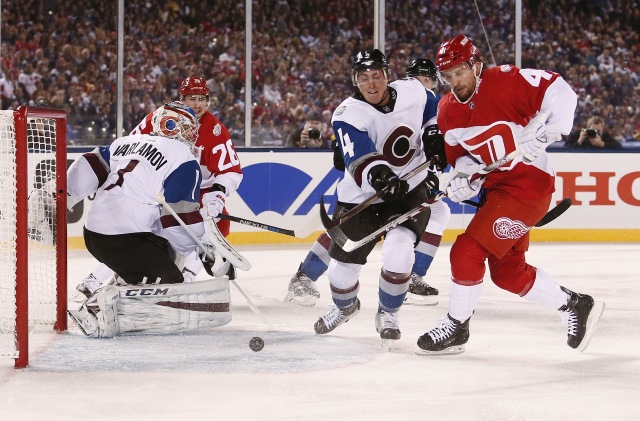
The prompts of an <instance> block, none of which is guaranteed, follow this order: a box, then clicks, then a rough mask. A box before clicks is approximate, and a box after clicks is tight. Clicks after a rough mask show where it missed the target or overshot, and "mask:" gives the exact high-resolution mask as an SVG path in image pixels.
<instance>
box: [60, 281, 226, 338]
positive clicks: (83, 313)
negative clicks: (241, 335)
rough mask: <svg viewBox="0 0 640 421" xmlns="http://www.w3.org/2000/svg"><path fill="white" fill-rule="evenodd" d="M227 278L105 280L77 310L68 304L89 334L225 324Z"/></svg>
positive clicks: (171, 330)
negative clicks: (114, 282)
mask: <svg viewBox="0 0 640 421" xmlns="http://www.w3.org/2000/svg"><path fill="white" fill-rule="evenodd" d="M230 304H231V296H230V293H229V281H228V279H225V278H218V279H211V280H207V281H200V282H190V283H186V284H183V283H180V284H151V285H127V286H120V287H119V286H115V285H109V286H106V287H104V288H102V289H100V290H99V291H98V292H97V293H96V294H95V295H94V296H92V297H91V298H90V299H88V300H87V302H86V303H85V304H83V305H82V307H80V309H79V310H68V314H69V316H70V317H71V319H72V320H73V321H74V322H75V323H76V324H77V325H78V327H79V328H80V330H82V332H83V333H84V334H85V335H87V336H90V337H93V338H109V337H113V336H116V335H126V334H154V333H155V334H158V333H171V332H182V331H188V330H196V329H205V328H211V327H218V326H224V325H226V324H228V323H229V322H230V321H231V306H230Z"/></svg>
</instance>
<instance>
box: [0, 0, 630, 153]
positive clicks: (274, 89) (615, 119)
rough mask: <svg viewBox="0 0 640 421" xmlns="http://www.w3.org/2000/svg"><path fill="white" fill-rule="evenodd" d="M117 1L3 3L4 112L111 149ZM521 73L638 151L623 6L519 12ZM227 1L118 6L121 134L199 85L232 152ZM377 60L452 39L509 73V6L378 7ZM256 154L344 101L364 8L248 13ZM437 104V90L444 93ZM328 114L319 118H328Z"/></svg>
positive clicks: (400, 57)
mask: <svg viewBox="0 0 640 421" xmlns="http://www.w3.org/2000/svg"><path fill="white" fill-rule="evenodd" d="M117 3H118V2H115V1H114V2H107V1H105V2H95V1H90V0H39V1H38V0H21V1H18V0H4V1H3V2H2V28H1V29H2V33H1V42H2V44H1V51H0V56H1V69H0V70H1V74H0V76H1V79H0V95H1V98H2V109H14V108H16V107H17V106H19V105H24V104H33V103H35V101H36V100H38V99H40V98H44V99H46V100H48V101H50V102H51V103H52V104H53V106H56V107H60V108H64V109H65V110H66V111H67V112H68V116H69V140H70V142H75V143H84V144H102V143H106V142H109V141H111V140H113V139H114V138H115V137H116V133H115V126H116V66H117V33H116V22H117V19H116V17H117ZM522 3H523V32H522V67H535V68H543V69H549V70H553V71H557V72H560V73H561V74H563V76H564V77H565V78H566V79H567V80H568V81H569V83H570V84H571V85H572V86H573V87H574V89H575V90H576V92H578V93H579V107H578V114H577V116H576V119H575V128H576V129H577V128H580V127H583V125H584V124H585V122H586V119H587V118H588V117H590V116H593V115H599V116H601V117H602V118H603V119H604V120H605V124H606V126H607V127H608V129H609V132H610V133H611V134H612V135H613V136H614V137H615V138H616V140H619V141H621V142H627V141H632V140H640V129H639V123H640V122H639V120H640V83H639V81H638V77H639V73H640V69H639V67H638V66H639V64H640V62H639V59H638V57H640V38H639V35H638V31H637V28H639V27H640V12H639V8H638V4H637V3H636V2H634V1H629V0H597V1H596V0H590V1H589V0H553V1H550V0H524V1H523V2H522ZM239 4H240V5H242V4H243V2H240V3H238V2H237V1H234V0H209V1H207V2H190V1H188V0H158V1H154V2H149V1H146V0H145V1H141V0H127V1H126V2H125V5H126V13H125V36H124V66H125V68H124V76H125V77H124V105H123V118H124V130H125V131H126V132H128V131H129V130H130V129H131V128H133V127H134V126H135V125H136V124H137V123H138V122H139V121H140V120H141V119H142V118H143V117H144V116H145V115H146V114H147V113H149V112H150V111H152V110H153V109H155V108H156V107H158V106H160V105H162V104H163V103H164V102H167V101H169V100H173V99H176V98H178V86H179V83H180V81H181V80H182V79H183V78H185V77H187V76H196V75H204V76H205V77H206V78H207V82H208V84H209V85H210V88H211V91H212V95H211V98H212V104H211V106H212V111H213V112H215V114H216V115H217V116H218V117H219V118H220V119H221V121H222V122H223V123H224V124H225V125H226V126H227V127H228V128H229V130H230V131H231V133H232V137H233V139H234V143H236V144H237V145H242V144H244V128H245V117H244V110H245V106H246V104H245V89H246V86H245V68H246V67H245V59H244V55H245V16H244V13H243V12H242V9H241V8H240V9H239ZM385 4H386V10H385V17H386V27H385V52H386V53H387V58H388V59H389V60H390V62H391V76H392V78H393V79H395V78H400V77H404V68H405V67H406V65H407V64H408V63H409V62H410V61H411V59H413V58H416V57H426V58H433V57H434V55H435V49H436V48H437V47H438V46H439V44H440V43H441V42H442V41H443V40H444V39H446V38H449V37H451V36H453V35H455V34H457V33H464V34H467V35H469V36H471V37H472V38H473V39H474V41H475V43H476V45H478V46H479V47H480V49H481V53H482V57H483V61H484V63H485V64H486V65H487V66H493V65H495V64H498V65H500V64H505V63H514V62H515V52H514V48H515V41H514V38H515V37H514V27H515V23H514V22H515V14H514V7H515V6H514V1H513V0H499V1H495V0H478V8H479V11H480V13H481V15H482V21H480V19H479V17H478V11H477V10H476V8H475V6H474V4H473V3H468V2H461V1H455V0H413V1H408V0H387V1H386V2H385ZM252 8H253V10H252V11H253V32H252V43H253V49H252V63H251V80H252V84H251V104H250V106H251V110H252V113H251V117H252V145H256V146H284V145H285V141H286V139H287V137H288V136H289V134H290V133H292V132H294V131H296V130H298V131H299V130H300V129H301V128H302V127H303V126H304V124H305V122H306V121H308V120H318V121H322V120H323V112H325V111H330V112H332V111H333V110H334V109H335V108H336V106H337V105H338V104H339V103H340V102H341V101H342V100H343V99H344V98H346V97H347V96H348V95H350V94H351V93H353V87H352V86H351V80H350V63H351V57H352V55H353V54H354V53H355V52H356V51H358V50H362V49H370V48H373V32H374V31H373V2H366V1H362V0H341V1H303V0H260V1H255V2H253V3H252ZM438 90H439V91H440V93H444V92H445V91H446V87H444V86H439V88H438ZM326 114H327V113H324V115H326Z"/></svg>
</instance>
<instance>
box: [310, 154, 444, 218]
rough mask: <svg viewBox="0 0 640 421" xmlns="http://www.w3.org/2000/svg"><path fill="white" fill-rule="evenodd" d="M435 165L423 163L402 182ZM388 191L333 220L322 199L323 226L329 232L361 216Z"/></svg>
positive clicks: (430, 160) (428, 162) (401, 178)
mask: <svg viewBox="0 0 640 421" xmlns="http://www.w3.org/2000/svg"><path fill="white" fill-rule="evenodd" d="M432 165H433V159H429V160H427V161H426V162H423V163H422V164H420V165H418V166H417V167H415V168H414V169H412V170H411V171H409V172H408V173H406V174H405V175H403V176H402V177H400V180H408V179H410V178H411V177H413V176H414V175H416V174H418V173H420V172H422V171H424V170H426V169H428V168H430V167H431V166H432ZM387 191H388V189H382V190H380V191H379V192H377V193H376V194H374V195H372V196H370V197H369V198H368V199H366V200H365V201H364V202H362V203H360V204H359V205H358V206H356V207H354V208H352V209H350V210H349V211H348V212H346V213H344V214H342V215H341V216H340V218H338V219H336V220H333V219H331V218H330V217H329V215H327V212H326V210H325V209H324V206H322V203H323V201H322V198H320V199H321V201H320V203H321V206H320V219H321V220H322V225H323V226H324V227H325V229H327V230H329V229H331V228H333V227H335V226H337V225H340V224H342V223H343V222H345V221H347V220H349V219H351V218H353V217H354V216H356V215H357V214H359V213H360V212H362V211H363V210H365V209H366V208H367V207H369V205H371V204H373V203H374V202H376V201H377V200H378V199H380V198H381V197H382V196H384V194H385V193H387Z"/></svg>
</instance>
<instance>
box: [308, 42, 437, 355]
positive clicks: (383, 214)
mask: <svg viewBox="0 0 640 421" xmlns="http://www.w3.org/2000/svg"><path fill="white" fill-rule="evenodd" d="M388 78H389V65H388V63H387V60H386V57H385V56H384V54H383V53H382V52H381V51H380V50H377V49H376V50H373V51H371V52H369V51H363V52H360V53H358V54H357V56H356V59H355V61H354V62H353V64H352V83H353V85H354V86H355V87H356V93H355V94H354V95H353V96H351V97H349V98H347V99H345V100H344V101H343V102H342V103H341V104H340V106H339V107H338V108H337V109H336V110H335V111H334V113H333V117H332V125H333V131H334V133H335V134H336V138H337V139H338V143H339V144H340V151H341V152H342V155H343V158H344V162H345V168H346V170H345V174H344V178H343V179H342V180H341V181H340V182H339V183H338V189H337V190H338V205H337V207H336V210H335V213H334V218H337V217H339V216H340V215H341V214H343V213H344V212H346V211H348V210H349V209H352V208H353V207H355V206H357V205H358V204H359V203H362V201H364V200H366V199H367V198H369V197H370V196H371V195H372V194H374V193H375V192H378V191H381V190H384V191H385V194H384V195H383V196H382V198H381V199H382V200H380V201H378V202H376V203H374V204H373V205H371V206H369V207H368V208H366V209H365V210H363V211H362V212H361V213H360V214H359V216H358V218H353V219H350V220H349V221H347V222H345V223H343V224H342V227H343V229H344V230H345V232H349V233H350V234H353V235H354V236H356V237H357V236H360V235H362V234H368V233H370V232H371V230H372V229H371V227H375V226H381V225H384V224H386V223H387V222H389V221H391V220H393V219H395V218H396V217H397V215H398V214H402V213H405V212H406V211H408V210H409V209H412V208H414V207H416V206H417V205H419V204H421V203H424V202H426V201H430V200H432V197H431V195H430V193H431V190H432V189H433V188H434V186H433V185H432V184H430V185H428V183H430V182H432V181H433V179H436V182H437V177H436V176H435V174H434V173H431V172H429V171H424V172H421V173H418V174H417V175H415V176H414V177H412V178H410V179H408V180H401V179H400V176H402V175H404V174H406V173H407V172H409V171H411V170H413V169H414V168H416V167H418V166H420V165H422V164H424V163H425V162H426V161H427V158H426V155H425V153H424V151H423V148H422V141H421V131H422V127H424V126H425V125H426V126H428V125H431V124H435V122H436V112H437V97H436V95H435V94H434V93H433V92H432V91H429V90H427V89H425V88H424V86H422V84H421V83H420V82H419V81H417V80H415V79H412V78H409V79H405V80H398V81H395V82H391V83H389V79H388ZM428 220H429V211H428V210H427V211H425V212H423V213H421V214H419V215H416V216H415V217H414V218H413V219H411V220H409V221H406V222H405V223H403V224H400V225H398V226H396V227H394V228H392V229H390V230H389V231H388V232H387V233H386V235H385V239H384V242H383V243H382V269H381V271H380V276H379V279H378V284H379V290H378V291H379V293H378V297H379V300H378V310H377V312H376V315H375V327H376V331H377V332H378V333H379V335H380V338H381V339H382V340H383V345H390V342H392V341H395V340H398V339H400V327H399V323H398V311H399V310H400V307H401V306H402V303H403V301H404V298H405V295H406V293H407V291H408V289H409V281H410V279H411V273H412V267H413V263H414V259H415V257H414V247H415V246H416V244H417V243H418V242H419V240H420V237H421V236H422V234H423V233H424V231H425V228H426V226H427V222H428ZM375 245H376V242H375V241H373V242H370V243H368V244H365V245H364V246H362V247H360V248H358V249H356V250H354V251H352V252H345V251H344V250H342V249H341V248H340V247H339V246H338V245H337V244H335V243H334V242H333V241H332V242H331V245H330V247H329V256H330V257H331V260H330V262H329V265H328V266H329V267H328V271H327V275H328V277H329V282H330V284H331V295H332V298H333V303H334V304H332V305H331V306H330V307H329V310H328V312H327V313H326V314H324V315H323V316H321V317H320V318H319V319H318V320H317V322H316V323H315V325H314V330H315V332H316V333H318V334H325V333H329V332H331V331H333V330H334V329H335V328H336V327H338V326H340V325H341V324H343V323H345V322H346V321H348V320H350V319H351V318H352V317H353V316H355V315H356V314H357V313H358V312H359V310H360V300H359V299H358V290H359V287H360V283H359V282H360V281H359V274H360V271H361V269H362V267H363V265H364V264H365V263H366V261H367V257H368V256H369V254H370V253H371V251H372V250H373V248H374V247H375Z"/></svg>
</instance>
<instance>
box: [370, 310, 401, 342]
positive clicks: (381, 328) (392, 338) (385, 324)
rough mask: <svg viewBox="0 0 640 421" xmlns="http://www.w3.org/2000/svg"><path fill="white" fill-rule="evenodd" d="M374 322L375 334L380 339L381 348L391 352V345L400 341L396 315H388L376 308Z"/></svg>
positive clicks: (386, 312)
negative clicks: (377, 334)
mask: <svg viewBox="0 0 640 421" xmlns="http://www.w3.org/2000/svg"><path fill="white" fill-rule="evenodd" d="M375 321H376V332H378V333H379V334H380V339H382V347H383V348H384V349H386V350H391V347H392V346H393V344H394V343H395V342H396V341H398V340H399V339H400V327H399V324H398V313H397V312H396V313H389V312H388V311H384V310H382V309H381V308H378V312H377V313H376V318H375Z"/></svg>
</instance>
